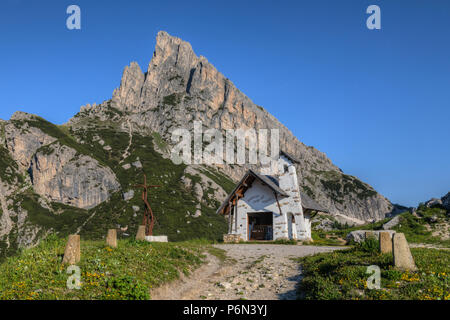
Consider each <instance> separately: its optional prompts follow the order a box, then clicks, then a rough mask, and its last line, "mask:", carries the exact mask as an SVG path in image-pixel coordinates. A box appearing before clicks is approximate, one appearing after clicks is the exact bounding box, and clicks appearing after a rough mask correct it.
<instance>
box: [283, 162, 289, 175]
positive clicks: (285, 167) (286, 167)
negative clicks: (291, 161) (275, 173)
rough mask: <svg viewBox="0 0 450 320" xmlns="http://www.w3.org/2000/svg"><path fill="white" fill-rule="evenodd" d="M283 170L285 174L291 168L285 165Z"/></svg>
mask: <svg viewBox="0 0 450 320" xmlns="http://www.w3.org/2000/svg"><path fill="white" fill-rule="evenodd" d="M283 168H284V170H283V173H287V172H289V166H288V165H287V164H285V165H284V166H283Z"/></svg>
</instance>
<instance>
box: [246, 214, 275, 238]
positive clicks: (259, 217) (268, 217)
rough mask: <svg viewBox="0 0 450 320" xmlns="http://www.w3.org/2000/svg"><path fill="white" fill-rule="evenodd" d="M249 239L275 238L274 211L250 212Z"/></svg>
mask: <svg viewBox="0 0 450 320" xmlns="http://www.w3.org/2000/svg"><path fill="white" fill-rule="evenodd" d="M247 221H248V240H273V214H272V212H252V213H248V219H247Z"/></svg>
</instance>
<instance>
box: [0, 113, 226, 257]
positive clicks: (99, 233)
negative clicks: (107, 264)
mask: <svg viewBox="0 0 450 320" xmlns="http://www.w3.org/2000/svg"><path fill="white" fill-rule="evenodd" d="M107 110H109V109H107ZM110 112H111V117H113V116H121V114H116V113H117V112H118V111H117V110H115V109H113V108H111V111H110ZM24 122H25V121H24V120H21V121H13V123H14V124H15V125H16V126H18V127H19V128H20V127H21V126H23V125H24ZM26 122H27V123H28V125H30V126H34V127H37V128H39V129H41V130H42V131H43V132H45V133H46V134H48V135H51V136H53V137H55V138H57V139H58V142H59V143H61V144H63V145H66V146H68V147H71V148H73V149H75V150H76V151H77V153H78V154H80V155H88V156H90V157H92V158H94V159H96V160H97V161H98V162H99V164H100V165H102V166H107V167H109V168H111V169H112V171H113V172H114V173H115V175H116V176H117V179H118V181H119V183H120V185H121V190H120V191H119V192H116V193H114V194H112V196H111V198H110V200H109V201H106V202H104V203H102V204H100V205H99V206H97V207H95V208H93V209H90V210H84V209H78V208H75V207H70V206H66V205H63V204H59V203H48V205H44V206H43V205H41V204H40V202H41V201H40V198H39V196H38V195H37V194H36V193H35V192H34V191H33V189H32V187H30V186H27V185H26V184H25V183H26V182H25V179H24V176H25V175H26V174H27V173H26V172H23V174H18V173H17V172H16V170H17V169H18V168H17V164H16V163H15V162H14V161H13V160H12V159H11V157H10V155H9V152H8V150H6V149H5V148H3V147H1V146H0V155H1V158H0V172H1V175H2V176H1V177H2V180H3V181H5V182H7V183H9V184H11V185H15V186H16V187H17V189H19V188H21V189H22V191H21V192H20V193H16V194H14V195H13V196H12V197H11V200H12V204H11V205H10V209H11V210H13V211H14V212H19V211H20V210H21V209H23V210H26V212H28V216H27V221H26V223H25V225H26V226H27V228H28V227H29V228H31V229H33V228H34V229H35V230H37V237H36V238H41V237H44V236H45V235H46V234H48V233H56V234H58V235H59V236H60V237H65V236H67V235H68V234H70V233H75V232H77V231H78V232H79V234H80V235H81V236H82V238H83V239H89V240H98V239H103V238H104V237H105V235H106V231H107V230H108V229H110V228H118V227H119V226H120V227H122V228H127V229H126V231H125V232H124V233H120V234H119V237H125V238H127V237H128V238H133V237H134V235H135V233H136V232H137V228H138V226H139V224H140V223H141V222H142V215H143V211H144V207H143V202H142V198H141V196H142V190H140V189H138V188H135V185H136V184H142V183H143V179H144V173H145V174H146V175H147V178H148V183H149V184H152V185H160V186H161V187H159V188H155V189H151V191H150V195H149V201H150V203H151V206H152V209H153V211H154V214H155V216H156V225H155V228H154V234H155V235H162V234H163V235H167V236H168V237H169V240H170V241H185V240H189V239H196V238H206V239H210V240H217V239H220V238H221V237H222V234H224V233H226V231H227V224H226V221H225V219H224V218H223V217H222V216H220V215H217V214H216V213H215V211H216V209H217V207H218V206H219V205H220V203H219V202H218V201H217V199H215V198H214V196H213V195H214V190H213V189H212V188H206V189H204V190H203V191H204V194H203V199H202V201H201V202H200V203H199V200H198V199H197V197H196V195H195V193H194V192H193V190H192V189H188V188H186V187H185V185H184V184H183V182H182V181H181V179H182V177H183V175H184V171H185V169H186V166H185V165H175V164H173V162H172V161H171V160H170V159H165V158H164V157H163V156H162V155H161V154H160V153H158V152H157V151H155V147H154V145H156V146H157V148H158V149H160V150H164V149H166V148H167V145H165V142H164V141H163V140H162V139H161V137H160V136H159V135H158V134H156V133H153V134H151V135H149V136H144V135H140V134H133V136H132V140H131V144H130V137H129V134H128V133H127V132H123V130H121V129H120V123H119V122H114V121H101V120H99V119H97V118H94V119H90V118H89V119H86V123H85V124H83V125H81V126H77V127H76V128H73V127H71V126H56V125H53V124H51V123H50V122H47V121H46V120H44V119H42V118H39V117H37V118H33V119H32V120H26ZM100 141H102V143H103V144H100ZM104 146H109V147H110V148H107V149H108V150H105V148H104ZM126 150H128V153H129V157H127V158H126V159H123V155H124V153H125V151H126ZM39 151H42V152H44V154H45V152H52V148H49V147H47V146H43V147H41V148H40V149H39V150H38V152H39ZM139 164H140V165H142V167H141V166H140V165H139ZM9 168H11V169H9ZM202 173H203V174H204V175H206V176H207V177H209V178H210V179H212V180H213V181H214V182H216V183H217V184H219V185H221V186H222V187H223V188H224V189H225V190H226V191H230V190H231V189H232V188H233V186H234V184H233V182H232V181H231V180H230V179H229V178H228V177H226V176H225V175H223V174H222V173H220V172H219V171H217V170H214V169H208V168H204V169H202ZM189 178H191V180H192V181H194V182H196V181H198V180H200V177H199V176H189ZM16 181H17V183H15V182H16ZM129 191H134V196H133V197H132V199H130V200H128V201H125V200H124V198H123V193H125V192H129ZM199 204H200V210H201V213H202V214H201V216H200V217H192V215H193V214H194V213H195V212H196V210H197V209H198V205H199ZM133 206H134V207H135V208H139V210H138V211H137V212H136V211H135V210H133ZM0 214H2V212H1V211H0ZM13 219H16V218H14V217H13ZM13 222H14V223H16V221H13ZM23 230H24V228H22V229H21V230H19V229H18V228H17V226H16V225H15V226H14V228H13V230H12V231H11V233H10V235H9V240H10V241H9V242H10V244H11V245H10V247H9V248H8V249H7V246H6V241H5V239H0V259H1V258H4V257H5V256H8V255H10V254H12V253H14V251H15V250H16V249H17V239H18V237H20V236H23V232H24V231H23Z"/></svg>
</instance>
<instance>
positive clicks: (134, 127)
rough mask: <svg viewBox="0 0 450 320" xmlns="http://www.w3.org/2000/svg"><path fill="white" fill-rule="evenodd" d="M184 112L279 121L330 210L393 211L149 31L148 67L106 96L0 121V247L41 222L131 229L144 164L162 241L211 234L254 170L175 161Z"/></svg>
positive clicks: (179, 46) (42, 229) (232, 120)
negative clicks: (57, 121)
mask: <svg viewBox="0 0 450 320" xmlns="http://www.w3.org/2000/svg"><path fill="white" fill-rule="evenodd" d="M194 120H199V121H202V123H203V126H204V127H206V128H216V129H219V130H222V131H224V130H226V129H244V130H245V129H273V128H276V129H279V130H280V148H281V149H282V150H284V151H286V152H288V153H290V154H291V155H293V156H294V157H296V158H297V159H298V160H299V164H298V165H297V171H298V175H299V182H300V185H301V188H302V190H303V191H304V192H305V193H307V194H308V195H310V196H311V197H313V198H314V199H315V200H316V201H317V202H318V203H319V204H321V205H322V206H324V207H326V208H328V209H329V211H330V212H331V213H333V214H335V215H340V216H342V217H347V218H348V219H352V220H354V221H358V222H363V221H370V220H379V219H382V218H384V217H385V215H386V214H389V213H390V212H391V211H392V210H393V206H392V204H391V203H390V202H389V201H388V200H387V199H386V198H384V197H383V196H382V195H380V194H378V193H377V192H376V191H375V190H374V189H373V188H372V187H370V186H369V185H368V184H366V183H364V182H361V181H360V180H359V179H357V178H356V177H353V176H350V175H346V174H344V173H343V172H342V171H341V170H340V169H339V168H338V167H336V166H335V165H334V164H333V163H332V162H331V160H330V159H328V158H327V156H326V155H325V154H324V153H322V152H320V151H318V150H316V149H315V148H313V147H309V146H306V145H304V144H303V143H301V142H300V141H299V140H298V139H297V138H296V137H295V136H294V135H293V134H292V133H291V132H290V131H289V129H287V128H286V127H285V126H284V125H282V124H281V123H280V122H279V121H278V120H277V119H276V118H275V117H273V116H272V115H271V114H269V113H268V112H267V111H266V110H265V109H264V108H263V107H261V106H257V105H256V104H254V103H253V102H252V101H251V100H250V99H249V98H248V97H247V96H245V95H244V94H243V93H242V92H241V91H239V90H238V89H237V88H236V87H235V86H234V84H233V83H232V82H231V81H230V80H229V79H228V78H226V77H225V76H224V75H222V74H221V73H220V72H219V71H217V69H216V68H215V67H214V66H213V65H211V64H210V63H209V62H208V60H207V59H206V58H205V57H202V56H197V55H196V54H195V53H194V51H193V49H192V47H191V45H190V44H189V43H187V42H185V41H183V40H181V39H179V38H176V37H173V36H170V35H169V34H167V33H166V32H159V33H158V35H157V41H156V47H155V51H154V54H153V57H152V59H151V61H150V64H149V66H148V68H147V71H146V72H145V73H144V72H143V71H142V70H141V68H140V67H139V66H138V64H137V63H135V62H133V63H131V64H130V65H129V66H127V67H126V68H125V70H124V72H123V76H122V80H121V83H120V87H119V88H117V89H116V90H115V91H114V93H113V96H112V98H111V100H108V101H105V102H103V103H101V104H99V105H95V104H94V105H92V106H91V105H86V106H83V107H82V108H81V110H80V112H79V113H78V114H77V115H76V116H74V117H73V118H72V119H71V120H70V121H69V122H68V123H67V124H66V125H64V126H55V125H53V124H51V123H48V122H47V121H45V120H44V119H41V118H39V117H37V116H34V115H29V114H26V113H22V112H17V113H15V114H14V116H13V117H12V118H11V119H10V120H9V121H1V122H0V129H1V131H0V133H1V135H0V137H1V139H0V151H1V153H2V159H1V160H0V170H1V173H2V174H1V176H0V201H1V210H2V215H1V218H0V245H1V241H2V240H3V247H5V246H6V247H9V246H11V245H12V243H13V242H14V243H28V244H30V243H34V242H35V240H36V239H38V238H39V237H40V236H44V235H45V234H46V233H47V232H50V231H52V230H53V231H55V230H56V231H60V232H65V233H67V232H79V233H81V234H83V233H84V234H86V235H87V236H92V237H95V236H98V235H103V233H104V231H105V230H104V229H103V228H104V227H112V226H114V225H116V226H121V227H123V228H124V229H127V228H129V229H127V230H129V232H130V231H133V230H134V229H133V228H135V227H136V226H137V225H138V224H139V219H140V214H139V213H140V210H141V203H140V199H139V198H140V195H139V192H138V190H134V189H133V186H134V184H136V183H137V182H140V181H141V180H142V175H143V173H146V174H147V175H148V176H149V178H150V179H151V180H153V181H152V183H155V184H161V185H162V187H161V189H160V190H158V189H155V191H154V199H153V200H154V201H155V212H157V213H158V219H159V222H160V223H159V224H157V227H156V229H157V230H158V228H160V229H159V230H161V232H164V233H166V234H169V237H171V238H172V239H173V240H175V239H186V238H189V237H194V236H198V235H205V236H206V237H212V238H214V237H217V235H219V236H220V234H221V232H223V230H224V228H226V224H225V223H224V220H223V218H222V217H217V216H216V215H215V214H214V212H215V209H216V208H217V207H218V206H219V204H220V201H222V200H223V198H224V197H225V195H226V193H227V192H229V191H230V190H231V189H232V188H233V183H234V182H236V181H237V180H239V179H240V178H241V176H242V175H243V173H244V172H245V171H246V170H247V169H248V168H252V169H256V170H257V169H258V168H255V167H254V166H250V165H246V166H239V165H222V166H219V167H207V166H201V165H200V166H199V165H195V166H194V165H190V166H186V165H179V166H176V165H174V164H173V163H172V162H171V161H170V160H169V159H168V158H169V150H170V138H171V133H172V131H173V130H174V129H176V128H180V127H181V128H187V129H191V130H192V128H193V122H194ZM0 249H1V247H0Z"/></svg>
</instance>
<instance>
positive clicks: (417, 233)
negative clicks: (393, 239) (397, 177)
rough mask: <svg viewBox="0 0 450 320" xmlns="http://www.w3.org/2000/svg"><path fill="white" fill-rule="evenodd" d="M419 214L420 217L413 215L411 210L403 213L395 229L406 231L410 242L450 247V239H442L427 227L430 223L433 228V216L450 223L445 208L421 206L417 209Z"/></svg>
mask: <svg viewBox="0 0 450 320" xmlns="http://www.w3.org/2000/svg"><path fill="white" fill-rule="evenodd" d="M417 214H418V215H419V217H420V218H418V217H415V216H413V215H412V214H411V213H409V212H405V213H403V214H402V215H401V218H400V223H399V225H397V226H396V227H394V228H393V229H394V230H395V231H397V232H402V233H404V234H405V237H406V239H407V240H408V242H410V243H428V244H436V245H440V246H444V247H447V248H450V240H442V239H440V238H439V237H436V236H432V231H428V230H427V228H426V227H425V224H426V223H428V224H429V225H430V226H431V228H433V223H431V217H432V216H435V217H437V219H438V220H439V221H447V223H450V219H449V218H448V217H447V216H446V213H445V210H443V209H439V208H426V207H421V208H419V209H418V210H417ZM432 230H433V229H432Z"/></svg>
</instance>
